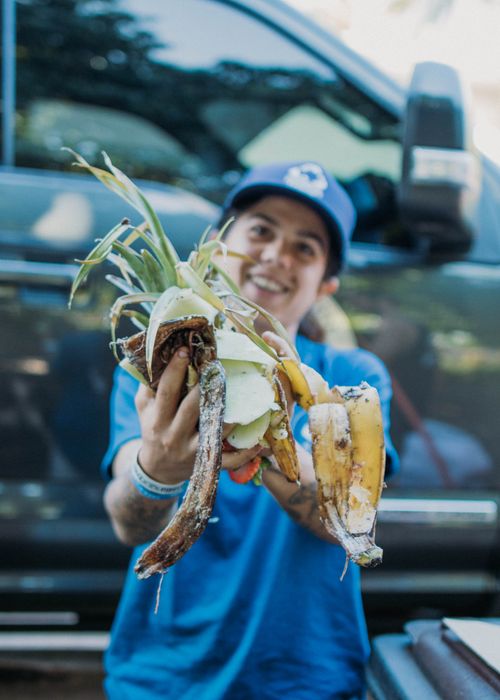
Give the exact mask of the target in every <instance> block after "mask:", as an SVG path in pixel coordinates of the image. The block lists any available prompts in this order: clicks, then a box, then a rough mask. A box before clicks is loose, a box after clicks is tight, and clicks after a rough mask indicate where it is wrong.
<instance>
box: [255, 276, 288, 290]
mask: <svg viewBox="0 0 500 700" xmlns="http://www.w3.org/2000/svg"><path fill="white" fill-rule="evenodd" d="M249 280H250V282H252V284H254V285H255V286H256V287H257V288H258V289H260V290H262V291H264V292H271V293H273V294H286V292H288V291H289V288H288V287H287V286H286V285H284V284H283V283H282V282H279V281H278V280H275V279H273V278H271V277H266V276H264V275H259V274H253V275H250V276H249Z"/></svg>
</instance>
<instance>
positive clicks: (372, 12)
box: [288, 0, 500, 164]
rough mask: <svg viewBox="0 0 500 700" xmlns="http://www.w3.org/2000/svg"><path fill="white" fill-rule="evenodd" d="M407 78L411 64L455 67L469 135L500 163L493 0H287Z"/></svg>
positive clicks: (498, 17)
mask: <svg viewBox="0 0 500 700" xmlns="http://www.w3.org/2000/svg"><path fill="white" fill-rule="evenodd" d="M288 2H289V4H291V5H293V6H295V7H296V8H297V9H299V10H300V11H301V12H304V13H305V14H309V15H310V16H312V17H313V18H314V19H316V20H318V21H319V22H320V23H321V24H322V25H323V26H325V27H327V28H328V29H329V30H330V31H333V32H334V33H335V34H337V35H338V36H339V37H340V38H341V39H342V40H343V41H344V42H345V43H346V44H347V45H348V46H350V47H351V48H352V49H354V50H355V51H357V52H358V53H360V54H362V55H363V56H365V57H366V58H367V59H369V60H370V61H373V63H375V64H376V65H377V66H378V67H379V68H381V69H382V70H383V71H384V72H386V73H388V74H390V75H391V76H392V77H393V78H395V79H396V80H398V81H399V82H401V83H402V84H407V83H408V82H409V80H410V77H411V73H412V70H413V66H414V65H415V63H417V62H420V61H425V60H431V61H441V62H444V63H449V64H451V65H453V66H455V67H456V68H457V69H458V70H459V72H460V74H461V76H462V78H463V80H464V82H465V84H466V85H467V86H468V88H469V90H470V93H471V98H472V99H471V102H472V105H473V115H474V116H473V121H474V132H473V137H474V142H475V144H476V146H477V147H478V148H479V149H480V150H481V151H484V152H485V153H487V154H488V155H489V156H490V157H491V158H492V159H493V160H495V161H496V162H497V163H499V164H500V41H499V38H498V37H499V35H500V0H288Z"/></svg>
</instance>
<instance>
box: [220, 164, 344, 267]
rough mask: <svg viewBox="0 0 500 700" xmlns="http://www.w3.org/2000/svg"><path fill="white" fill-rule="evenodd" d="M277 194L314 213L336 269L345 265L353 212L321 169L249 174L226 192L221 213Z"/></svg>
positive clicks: (281, 168) (275, 167) (278, 167)
mask: <svg viewBox="0 0 500 700" xmlns="http://www.w3.org/2000/svg"><path fill="white" fill-rule="evenodd" d="M269 194H281V195H284V196H287V197H292V198H293V199H298V200H299V201H301V202H304V203H305V204H308V205H309V206H310V207H311V208H312V209H314V210H315V211H316V212H317V213H318V214H319V215H320V216H321V218H322V219H323V221H324V222H325V224H326V226H327V229H328V232H329V234H330V238H331V242H332V244H333V250H334V252H335V253H336V254H337V255H338V258H339V263H340V267H343V265H344V264H345V260H346V256H347V251H348V249H349V242H350V240H351V236H352V232H353V230H354V226H355V225H356V210H355V208H354V205H353V203H352V202H351V199H350V197H349V195H348V194H347V192H346V191H345V190H344V188H343V187H342V186H341V185H340V184H339V183H338V182H337V180H336V179H335V178H334V177H332V176H331V175H330V174H329V173H327V172H326V171H325V170H324V169H323V168H322V167H321V165H319V164H318V163H314V162H312V161H290V162H287V163H272V164H271V165H263V166H258V167H256V168H253V169H252V170H249V171H248V172H247V173H246V174H245V175H244V176H243V177H242V178H241V180H240V181H239V182H238V184H237V185H236V186H235V187H234V188H233V189H232V190H231V191H230V192H229V194H228V196H227V198H226V200H225V202H224V205H223V209H224V211H227V210H228V209H231V208H232V207H238V205H241V204H243V203H244V202H245V201H248V200H249V199H254V198H258V197H259V196H266V195H269Z"/></svg>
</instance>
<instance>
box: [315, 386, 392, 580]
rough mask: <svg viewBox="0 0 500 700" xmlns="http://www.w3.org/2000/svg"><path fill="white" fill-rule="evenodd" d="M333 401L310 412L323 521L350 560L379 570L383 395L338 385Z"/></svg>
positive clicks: (363, 388) (319, 502)
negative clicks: (377, 530)
mask: <svg viewBox="0 0 500 700" xmlns="http://www.w3.org/2000/svg"><path fill="white" fill-rule="evenodd" d="M331 399H333V401H334V403H319V404H316V405H314V406H312V407H311V408H310V409H309V427H310V431H311V435H312V440H313V462H314V468H315V472H316V479H317V482H318V505H319V509H320V517H321V519H322V522H323V524H324V526H325V528H326V529H327V531H328V532H329V533H330V534H331V535H333V536H334V537H335V538H336V539H337V540H338V542H339V544H341V546H342V547H343V548H344V549H345V551H346V554H347V556H348V557H349V558H350V559H352V560H353V561H354V562H356V563H357V564H360V565H361V566H365V567H372V566H376V565H377V564H379V563H380V562H381V560H382V549H381V548H380V547H378V546H377V545H376V544H375V542H374V540H373V536H374V531H375V520H376V515H377V507H378V503H379V500H380V496H381V493H382V488H383V482H384V470H385V446H384V431H383V424H382V413H381V408H380V400H379V397H378V392H377V390H376V389H375V388H374V387H371V386H370V385H368V384H367V383H366V382H363V383H362V384H360V385H359V386H357V387H335V388H334V389H333V390H332V391H331Z"/></svg>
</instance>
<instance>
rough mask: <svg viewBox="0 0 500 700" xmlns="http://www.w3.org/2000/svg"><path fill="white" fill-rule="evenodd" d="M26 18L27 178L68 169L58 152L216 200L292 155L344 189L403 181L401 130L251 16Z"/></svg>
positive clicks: (21, 32)
mask: <svg viewBox="0 0 500 700" xmlns="http://www.w3.org/2000/svg"><path fill="white" fill-rule="evenodd" d="M17 9H18V61H19V63H18V82H17V96H18V97H17V99H18V115H17V146H16V147H17V154H16V157H17V164H18V165H27V166H35V167H40V168H51V169H54V168H61V169H67V168H69V167H70V162H71V158H70V157H69V156H68V154H66V153H64V152H62V151H61V150H60V148H61V146H63V145H68V146H71V147H73V148H75V149H77V150H78V151H79V152H81V153H82V154H84V155H85V156H86V157H87V158H88V159H89V160H91V161H93V162H96V161H97V160H98V158H99V153H100V151H101V150H102V149H106V150H107V151H108V152H109V153H110V155H112V157H113V160H114V161H115V162H116V163H117V164H118V165H119V166H121V167H123V168H125V169H126V170H127V172H128V173H129V174H130V175H131V176H133V177H145V178H148V179H156V180H160V181H164V182H168V183H171V184H176V185H180V186H182V187H187V188H189V189H194V190H196V191H197V192H199V193H202V194H205V195H206V196H208V197H209V198H212V199H214V200H220V199H221V198H222V196H223V194H224V193H225V192H226V191H227V189H228V187H229V186H230V185H231V184H233V182H235V180H236V179H237V177H238V174H239V173H240V172H241V171H242V170H243V169H244V168H245V167H247V166H249V165H252V164H255V163H256V162H261V161H262V160H269V158H273V157H282V156H283V155H284V154H286V157H287V158H293V157H309V158H321V159H322V160H323V161H324V162H326V164H327V165H328V166H330V167H331V168H332V170H333V171H334V172H335V173H336V174H337V175H339V176H340V177H342V178H344V179H352V178H354V177H355V176H357V175H359V174H360V173H363V172H366V171H367V170H368V171H370V172H380V173H382V174H384V175H387V176H388V177H389V178H391V179H393V178H395V176H396V173H397V169H398V167H399V165H398V164H399V145H398V144H397V141H396V133H397V124H395V123H394V120H393V119H392V118H391V117H389V116H388V115H386V114H385V113H384V112H383V111H382V110H381V109H380V108H378V107H377V106H376V105H375V104H374V103H372V102H370V101H369V100H368V99H367V98H366V97H365V96H363V95H361V94H360V93H357V92H356V91H355V90H354V89H353V88H352V87H351V86H349V85H348V84H347V83H346V82H345V81H344V80H343V79H341V78H340V77H339V76H338V75H336V74H335V73H334V71H333V69H331V68H330V67H328V66H327V65H326V64H324V63H322V62H321V61H319V60H317V59H316V58H315V57H313V56H312V55H310V54H309V53H307V52H306V51H305V50H303V49H302V48H301V47H299V46H298V45H296V44H295V43H294V42H293V41H291V40H290V39H288V38H287V37H285V36H281V35H280V34H279V33H278V32H276V31H275V29H271V28H270V27H268V26H266V25H265V24H264V23H263V22H261V21H258V20H257V19H255V18H254V17H252V16H250V15H246V14H244V13H243V12H241V11H237V10H235V9H234V8H231V7H228V6H226V5H223V4H221V3H218V2H211V1H209V0H182V2H181V0H174V1H173V2H169V3H161V2H159V0H148V1H147V2H142V1H141V2H139V1H138V0H122V1H118V0H116V1H114V0H101V1H99V2H90V1H89V0H71V2H68V1H67V0H65V1H63V0H20V1H19V2H18V3H17ZM327 142H328V147H327V148H326V147H325V145H326V143H327ZM270 143H272V144H273V145H272V148H271V150H270V146H269V144H270ZM346 163H350V166H349V167H348V168H347V167H346V166H345V164H346Z"/></svg>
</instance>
